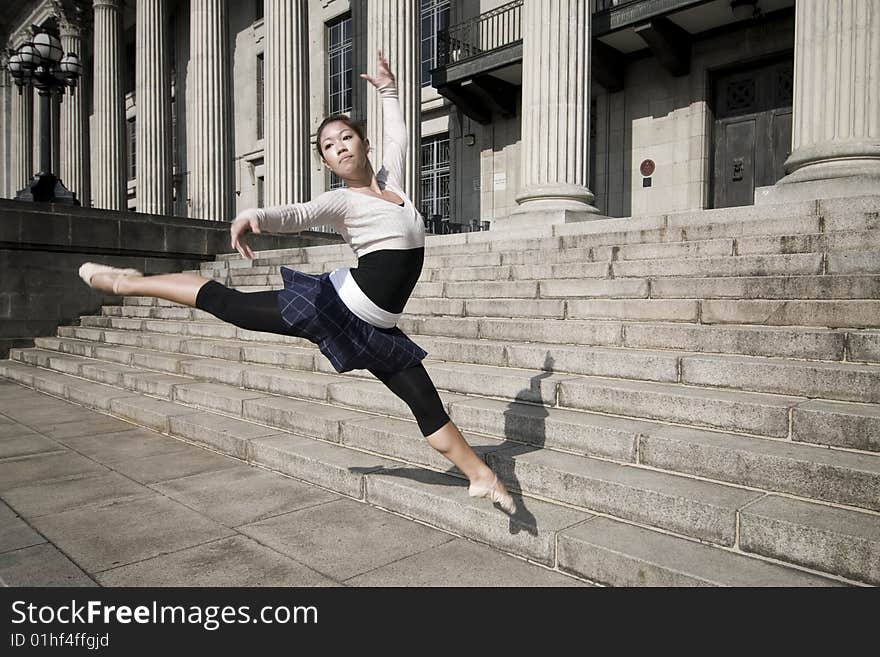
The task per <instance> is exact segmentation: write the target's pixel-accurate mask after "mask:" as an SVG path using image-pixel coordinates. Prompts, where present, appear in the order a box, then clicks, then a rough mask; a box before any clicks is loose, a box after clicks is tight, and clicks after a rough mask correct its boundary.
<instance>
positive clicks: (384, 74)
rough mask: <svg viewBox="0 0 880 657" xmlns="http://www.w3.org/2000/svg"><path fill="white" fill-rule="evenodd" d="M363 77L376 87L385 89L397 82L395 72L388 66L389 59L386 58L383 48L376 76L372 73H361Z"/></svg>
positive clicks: (380, 51)
mask: <svg viewBox="0 0 880 657" xmlns="http://www.w3.org/2000/svg"><path fill="white" fill-rule="evenodd" d="M361 77H362V78H363V79H364V80H366V81H367V82H369V83H370V84H372V85H373V86H374V87H376V89H384V88H385V87H388V86H394V85H395V84H396V82H395V80H394V73H392V72H391V69H390V68H389V67H388V60H387V59H385V55H383V54H382V50H381V49H380V50H379V65H378V72H377V73H376V76H375V77H373V76H372V75H368V74H366V73H361Z"/></svg>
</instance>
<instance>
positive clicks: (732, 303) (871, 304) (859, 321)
mask: <svg viewBox="0 0 880 657" xmlns="http://www.w3.org/2000/svg"><path fill="white" fill-rule="evenodd" d="M584 303H586V302H584ZM700 306H701V307H700V320H701V321H702V323H704V324H764V325H768V326H824V327H828V328H877V327H880V300H876V299H871V300H850V301H823V300H814V301H803V300H778V301H754V300H733V299H730V300H704V301H702V302H701V303H700Z"/></svg>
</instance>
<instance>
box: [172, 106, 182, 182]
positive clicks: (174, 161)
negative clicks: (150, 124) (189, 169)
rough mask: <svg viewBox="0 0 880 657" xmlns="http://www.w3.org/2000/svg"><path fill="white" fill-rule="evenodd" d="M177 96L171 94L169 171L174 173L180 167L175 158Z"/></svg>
mask: <svg viewBox="0 0 880 657" xmlns="http://www.w3.org/2000/svg"><path fill="white" fill-rule="evenodd" d="M177 143H178V139H177V94H174V93H172V94H171V170H172V171H174V172H176V171H177V169H178V167H180V161H179V160H178V157H177Z"/></svg>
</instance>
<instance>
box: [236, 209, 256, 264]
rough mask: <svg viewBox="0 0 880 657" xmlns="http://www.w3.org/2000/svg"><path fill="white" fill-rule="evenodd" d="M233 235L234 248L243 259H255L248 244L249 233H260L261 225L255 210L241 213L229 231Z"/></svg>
mask: <svg viewBox="0 0 880 657" xmlns="http://www.w3.org/2000/svg"><path fill="white" fill-rule="evenodd" d="M229 232H230V233H231V234H232V248H234V249H235V250H236V251H238V252H239V253H240V254H241V255H242V257H243V258H247V259H248V260H253V259H254V252H253V251H251V247H249V246H248V244H247V234H248V233H260V223H259V221H257V214H256V212H254V211H253V210H244V211H243V212H239V214H238V216H237V217H236V218H235V221H233V222H232V226H231V227H230V229H229Z"/></svg>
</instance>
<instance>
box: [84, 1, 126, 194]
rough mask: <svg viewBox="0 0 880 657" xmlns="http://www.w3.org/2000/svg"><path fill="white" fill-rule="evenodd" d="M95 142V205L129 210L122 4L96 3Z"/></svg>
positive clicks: (114, 2)
mask: <svg viewBox="0 0 880 657" xmlns="http://www.w3.org/2000/svg"><path fill="white" fill-rule="evenodd" d="M94 6H95V33H94V43H95V45H94V67H95V72H94V76H95V77H94V103H93V104H94V111H95V116H94V122H95V123H94V129H95V134H94V135H92V136H93V138H94V146H95V150H94V153H93V156H94V157H93V159H92V205H94V206H95V207H97V208H105V209H107V210H125V209H126V207H127V202H126V197H127V191H126V177H125V141H124V138H123V127H124V126H125V105H124V100H123V93H122V76H123V71H122V66H121V61H120V58H121V57H122V56H123V49H122V40H121V38H120V36H121V26H120V23H121V16H120V11H121V3H120V1H119V0H94Z"/></svg>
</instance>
